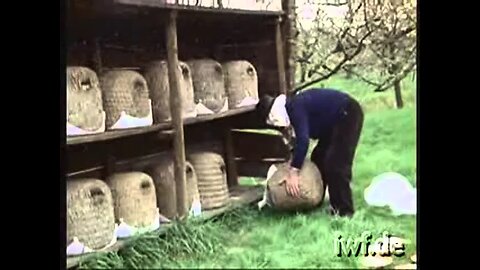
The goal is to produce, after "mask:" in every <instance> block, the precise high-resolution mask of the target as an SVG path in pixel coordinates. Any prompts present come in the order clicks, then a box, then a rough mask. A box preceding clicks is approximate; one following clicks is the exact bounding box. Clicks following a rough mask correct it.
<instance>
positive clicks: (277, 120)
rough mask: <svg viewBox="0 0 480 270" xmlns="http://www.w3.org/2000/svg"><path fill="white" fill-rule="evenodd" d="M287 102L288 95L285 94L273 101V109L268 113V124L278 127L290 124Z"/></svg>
mask: <svg viewBox="0 0 480 270" xmlns="http://www.w3.org/2000/svg"><path fill="white" fill-rule="evenodd" d="M286 102H287V96H285V95H284V94H282V95H279V96H278V97H276V98H275V100H274V101H273V105H272V109H271V110H270V113H269V114H268V118H267V124H269V125H273V126H277V127H288V126H289V125H290V118H289V117H288V113H287V109H286V107H285V104H286Z"/></svg>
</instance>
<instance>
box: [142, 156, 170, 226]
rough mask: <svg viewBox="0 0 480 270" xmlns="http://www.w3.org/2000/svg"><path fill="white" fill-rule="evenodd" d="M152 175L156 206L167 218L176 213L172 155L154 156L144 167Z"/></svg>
mask: <svg viewBox="0 0 480 270" xmlns="http://www.w3.org/2000/svg"><path fill="white" fill-rule="evenodd" d="M145 173H147V174H148V175H150V177H152V179H153V182H154V184H155V191H156V194H157V206H158V208H159V210H160V213H161V214H162V215H164V216H165V217H167V218H169V219H173V218H175V216H176V215H177V193H176V191H175V173H174V163H173V156H172V155H171V154H164V155H161V156H159V157H157V158H155V159H154V160H153V161H152V163H151V164H150V165H148V166H147V168H146V169H145Z"/></svg>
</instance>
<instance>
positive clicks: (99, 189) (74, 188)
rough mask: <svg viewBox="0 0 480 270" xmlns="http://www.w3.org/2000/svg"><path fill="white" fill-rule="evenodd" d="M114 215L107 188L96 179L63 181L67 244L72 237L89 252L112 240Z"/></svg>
mask: <svg viewBox="0 0 480 270" xmlns="http://www.w3.org/2000/svg"><path fill="white" fill-rule="evenodd" d="M114 231H115V216H114V210H113V200H112V194H111V192H110V189H109V187H108V185H107V184H106V183H105V182H103V181H101V180H98V179H90V178H88V179H87V178H84V179H77V180H69V181H67V243H71V242H72V241H73V238H74V237H77V238H78V240H79V241H80V242H82V243H83V244H84V245H85V246H87V247H89V248H91V249H101V248H103V247H105V246H107V245H108V244H109V243H110V242H111V241H112V239H113V236H114Z"/></svg>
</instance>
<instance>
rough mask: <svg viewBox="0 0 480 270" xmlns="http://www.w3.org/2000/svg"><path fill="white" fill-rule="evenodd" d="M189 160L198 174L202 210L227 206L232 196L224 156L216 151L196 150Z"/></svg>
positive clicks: (190, 154)
mask: <svg viewBox="0 0 480 270" xmlns="http://www.w3.org/2000/svg"><path fill="white" fill-rule="evenodd" d="M187 159H188V161H189V162H190V163H191V164H192V165H193V167H194V168H195V173H196V174H197V179H198V191H199V193H200V201H201V204H202V209H205V210H209V209H216V208H222V207H225V206H227V204H228V203H229V199H230V196H229V191H228V186H227V174H226V168H225V162H224V160H223V158H222V156H221V155H220V154H219V153H217V152H215V151H210V150H200V149H195V150H193V151H191V152H189V153H188V155H187Z"/></svg>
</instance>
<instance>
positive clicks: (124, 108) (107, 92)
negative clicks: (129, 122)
mask: <svg viewBox="0 0 480 270" xmlns="http://www.w3.org/2000/svg"><path fill="white" fill-rule="evenodd" d="M100 83H101V87H102V93H103V107H104V109H105V112H106V114H107V119H106V126H107V129H108V128H111V127H112V126H113V125H114V124H115V123H117V121H118V120H119V119H120V116H121V114H122V112H124V113H126V114H127V115H129V116H132V117H136V118H146V117H148V116H149V115H150V114H151V104H150V98H149V90H148V86H147V82H146V81H145V78H143V76H142V75H140V74H139V73H138V72H136V71H132V70H121V69H118V70H111V71H108V72H106V73H104V74H103V75H102V76H101V78H100Z"/></svg>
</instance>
